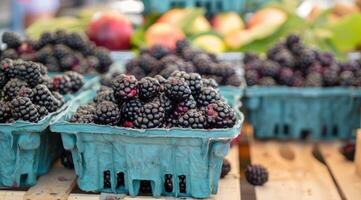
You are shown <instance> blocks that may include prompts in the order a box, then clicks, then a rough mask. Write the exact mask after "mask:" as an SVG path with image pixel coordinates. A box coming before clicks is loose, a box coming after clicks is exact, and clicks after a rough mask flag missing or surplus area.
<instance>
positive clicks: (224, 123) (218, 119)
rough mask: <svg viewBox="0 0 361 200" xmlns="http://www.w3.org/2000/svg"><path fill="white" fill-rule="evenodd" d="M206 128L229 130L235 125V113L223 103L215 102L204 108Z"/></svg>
mask: <svg viewBox="0 0 361 200" xmlns="http://www.w3.org/2000/svg"><path fill="white" fill-rule="evenodd" d="M205 114H206V118H207V124H208V125H207V126H208V128H231V127H233V126H234V124H235V123H236V113H235V112H234V110H233V108H232V107H231V106H229V105H228V104H227V103H225V102H223V101H216V102H214V103H211V104H209V105H208V106H207V107H206V108H205Z"/></svg>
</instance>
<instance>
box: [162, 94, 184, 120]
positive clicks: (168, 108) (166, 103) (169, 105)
mask: <svg viewBox="0 0 361 200" xmlns="http://www.w3.org/2000/svg"><path fill="white" fill-rule="evenodd" d="M158 100H159V103H160V105H161V106H162V107H163V108H164V112H165V114H166V115H169V114H170V113H171V112H172V111H173V108H174V105H173V102H172V101H171V100H170V99H169V98H168V97H167V96H166V95H165V94H164V93H162V94H161V95H160V96H159V97H158ZM186 105H189V104H186Z"/></svg>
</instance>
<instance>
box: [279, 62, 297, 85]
mask: <svg viewBox="0 0 361 200" xmlns="http://www.w3.org/2000/svg"><path fill="white" fill-rule="evenodd" d="M293 80H294V73H293V71H292V69H290V68H288V67H284V68H282V69H281V72H280V75H279V81H280V84H281V85H287V86H292V85H293Z"/></svg>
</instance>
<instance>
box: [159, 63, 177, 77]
mask: <svg viewBox="0 0 361 200" xmlns="http://www.w3.org/2000/svg"><path fill="white" fill-rule="evenodd" d="M178 70H179V67H178V66H177V65H176V64H174V63H168V64H166V66H164V68H163V70H161V71H160V72H159V75H161V76H163V77H165V78H169V77H170V75H171V74H172V73H173V72H175V71H178Z"/></svg>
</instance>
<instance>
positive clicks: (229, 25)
mask: <svg viewBox="0 0 361 200" xmlns="http://www.w3.org/2000/svg"><path fill="white" fill-rule="evenodd" d="M212 26H213V29H214V30H215V31H216V32H217V33H219V34H221V35H223V36H225V35H227V34H229V33H231V32H233V31H236V30H242V29H243V28H244V23H243V20H242V18H241V17H240V16H239V15H238V14H237V13H235V12H225V13H220V14H218V15H216V16H215V17H214V18H213V19H212Z"/></svg>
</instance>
